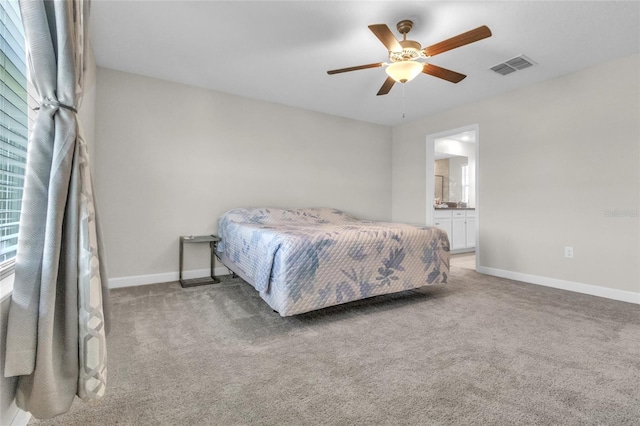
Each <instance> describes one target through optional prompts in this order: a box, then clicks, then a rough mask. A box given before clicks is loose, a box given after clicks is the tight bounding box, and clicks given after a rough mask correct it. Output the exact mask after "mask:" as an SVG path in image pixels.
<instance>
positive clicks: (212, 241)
mask: <svg viewBox="0 0 640 426" xmlns="http://www.w3.org/2000/svg"><path fill="white" fill-rule="evenodd" d="M218 241H220V238H218V237H217V236H215V235H201V236H197V237H194V236H193V235H191V236H188V237H180V285H181V286H182V287H194V286H197V285H205V284H216V283H219V282H220V280H219V279H218V278H216V276H215V274H214V272H213V269H214V266H215V258H216V256H215V254H216V247H217V246H218ZM186 243H209V246H210V247H211V276H209V277H202V278H191V279H188V280H184V279H182V268H183V266H184V261H183V257H184V245H185V244H186Z"/></svg>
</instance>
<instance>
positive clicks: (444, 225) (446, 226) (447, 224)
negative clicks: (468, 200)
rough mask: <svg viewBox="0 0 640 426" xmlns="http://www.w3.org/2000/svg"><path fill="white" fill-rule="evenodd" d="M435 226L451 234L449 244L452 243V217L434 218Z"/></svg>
mask: <svg viewBox="0 0 640 426" xmlns="http://www.w3.org/2000/svg"><path fill="white" fill-rule="evenodd" d="M433 226H435V227H437V228H440V229H442V230H444V231H445V232H446V233H447V235H448V236H449V244H451V219H440V218H435V219H434V220H433Z"/></svg>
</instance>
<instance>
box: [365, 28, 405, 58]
mask: <svg viewBox="0 0 640 426" xmlns="http://www.w3.org/2000/svg"><path fill="white" fill-rule="evenodd" d="M369 29H370V30H371V32H372V33H373V34H374V35H375V36H376V37H378V40H380V41H381V42H382V44H384V47H386V48H387V50H388V51H389V52H402V46H400V43H398V40H397V39H396V37H395V36H394V35H393V33H392V32H391V30H390V29H389V27H387V26H386V25H385V24H375V25H369Z"/></svg>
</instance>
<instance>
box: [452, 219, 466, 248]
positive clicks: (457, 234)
mask: <svg viewBox="0 0 640 426" xmlns="http://www.w3.org/2000/svg"><path fill="white" fill-rule="evenodd" d="M464 222H465V218H464V217H458V218H454V219H453V220H452V221H451V234H449V238H450V240H451V250H458V249H463V248H465V247H467V243H466V235H465V223H464Z"/></svg>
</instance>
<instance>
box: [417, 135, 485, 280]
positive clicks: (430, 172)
mask: <svg viewBox="0 0 640 426" xmlns="http://www.w3.org/2000/svg"><path fill="white" fill-rule="evenodd" d="M469 131H473V132H475V134H476V170H475V175H476V176H475V177H476V184H475V192H476V270H477V269H478V265H480V209H479V207H480V191H479V188H480V173H478V171H479V170H480V125H479V124H470V125H468V126H463V127H458V128H456V129H451V130H445V131H444V132H439V133H431V134H429V135H427V158H426V160H427V206H426V207H427V218H426V223H427V225H428V226H433V202H434V199H433V198H434V197H433V195H434V188H435V159H434V158H435V140H436V139H440V138H445V137H447V136H453V135H457V134H459V133H463V132H469Z"/></svg>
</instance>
